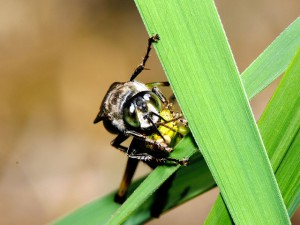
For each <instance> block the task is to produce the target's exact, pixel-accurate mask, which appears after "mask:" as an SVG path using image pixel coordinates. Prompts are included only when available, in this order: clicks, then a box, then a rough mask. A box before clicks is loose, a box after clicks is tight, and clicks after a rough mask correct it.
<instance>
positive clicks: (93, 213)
mask: <svg viewBox="0 0 300 225" xmlns="http://www.w3.org/2000/svg"><path fill="white" fill-rule="evenodd" d="M181 149H190V151H191V152H195V151H196V149H195V144H194V143H193V139H192V137H191V136H189V135H188V136H187V137H186V138H185V139H184V141H182V142H180V143H179V144H178V146H177V150H179V151H180V150H181ZM169 168H170V169H171V172H172V169H175V168H174V167H169ZM169 172H170V171H169V170H166V171H164V170H163V171H162V172H161V169H160V170H154V171H153V172H152V174H154V176H152V177H155V179H157V176H159V179H161V177H160V175H161V174H160V173H165V174H168V173H169ZM155 174H156V175H155ZM143 180H145V177H144V178H142V179H139V180H137V181H135V182H134V183H133V184H132V185H131V186H130V188H129V194H131V193H132V192H133V191H134V190H135V189H136V188H137V187H138V186H139V185H140V184H141V183H142V181H143ZM147 180H148V181H147V183H148V184H149V183H150V184H151V185H148V187H146V190H145V189H141V188H140V190H142V191H147V190H150V192H153V190H151V189H152V188H153V186H152V183H151V182H154V183H157V181H156V180H154V181H153V178H151V176H150V178H149V177H148V178H147ZM199 181H201V182H199ZM215 185H216V184H215V182H214V179H213V178H212V176H211V173H210V171H209V169H208V167H207V164H206V163H205V161H204V159H203V157H202V155H201V154H194V155H193V157H192V158H191V164H190V165H189V166H187V167H180V168H179V170H178V172H177V173H176V177H175V179H174V181H173V183H172V188H171V189H170V191H169V192H168V196H169V197H168V199H167V202H166V205H165V207H164V209H163V211H166V210H168V209H171V208H172V207H174V206H176V205H178V204H181V203H183V202H185V201H187V200H189V199H191V198H193V197H195V196H197V195H199V194H201V193H203V192H205V191H207V190H209V189H211V188H212V187H215ZM178 193H180V194H178ZM115 194H116V192H113V193H111V194H109V195H107V196H105V197H102V198H101V199H98V200H95V201H93V202H91V203H89V204H87V205H85V206H83V207H81V208H79V209H77V210H76V211H74V212H72V213H71V214H70V215H68V216H64V217H62V218H60V219H58V220H57V221H55V222H53V223H52V224H55V225H64V224H72V225H76V224H78V225H81V224H105V223H106V222H107V221H108V220H109V219H110V218H111V215H112V214H113V213H114V212H115V211H116V210H117V209H118V208H119V207H120V205H119V204H116V203H115V202H114V200H113V199H114V196H115ZM137 194H138V195H141V196H144V195H145V193H142V194H141V193H137ZM155 199H156V197H155V195H153V196H151V198H148V199H147V200H145V202H144V203H143V204H140V205H138V204H137V205H138V210H137V211H136V213H135V214H133V215H131V216H130V217H129V218H127V219H126V224H140V223H142V222H145V221H147V220H149V219H150V218H151V216H150V210H151V207H152V205H153V202H154V201H155Z"/></svg>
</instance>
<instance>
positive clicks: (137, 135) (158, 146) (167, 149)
mask: <svg viewBox="0 0 300 225" xmlns="http://www.w3.org/2000/svg"><path fill="white" fill-rule="evenodd" d="M125 134H126V135H132V136H133V137H135V138H137V139H139V140H142V141H144V142H145V143H146V144H150V145H152V146H153V147H154V148H155V149H158V150H162V151H165V152H168V153H170V152H172V151H173V148H171V147H169V146H168V145H166V144H165V143H159V142H156V141H154V140H152V139H150V138H148V137H147V136H145V135H143V134H140V133H138V132H136V131H131V130H126V131H125Z"/></svg>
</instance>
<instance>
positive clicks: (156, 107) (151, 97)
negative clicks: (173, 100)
mask: <svg viewBox="0 0 300 225" xmlns="http://www.w3.org/2000/svg"><path fill="white" fill-rule="evenodd" d="M143 98H144V100H145V102H146V103H147V106H148V109H149V111H156V112H158V113H159V112H160V111H161V108H162V106H161V101H160V99H159V97H158V96H157V95H156V94H154V93H153V92H148V93H146V94H144V96H143Z"/></svg>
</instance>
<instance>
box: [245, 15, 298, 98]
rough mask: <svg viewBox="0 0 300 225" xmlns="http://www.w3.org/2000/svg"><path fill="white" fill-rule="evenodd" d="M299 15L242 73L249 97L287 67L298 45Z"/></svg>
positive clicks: (259, 90)
mask: <svg viewBox="0 0 300 225" xmlns="http://www.w3.org/2000/svg"><path fill="white" fill-rule="evenodd" d="M299 34H300V17H298V18H297V19H296V20H295V21H294V22H293V23H292V24H291V25H290V26H289V27H287V28H286V29H285V30H284V32H282V33H281V34H280V35H279V36H278V37H277V38H276V40H274V41H273V42H272V44H271V45H270V46H269V47H268V48H267V49H266V50H265V51H264V52H263V53H262V54H261V55H260V56H259V57H258V58H257V59H256V60H254V61H253V63H252V64H251V65H250V66H249V67H248V68H247V69H246V70H245V71H244V72H243V73H242V80H243V83H244V86H245V89H246V92H247V95H248V98H249V99H252V98H253V97H254V96H255V95H257V94H258V93H259V92H261V91H262V90H263V89H264V88H266V87H267V86H268V85H269V84H270V83H272V82H273V81H274V80H275V79H276V78H278V77H279V76H280V75H281V74H282V73H283V72H284V71H285V70H286V68H287V66H288V65H289V64H290V62H291V61H292V59H293V57H294V56H295V54H296V52H297V49H298V48H299V46H300V35H299Z"/></svg>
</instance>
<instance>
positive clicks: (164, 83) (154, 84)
mask: <svg viewBox="0 0 300 225" xmlns="http://www.w3.org/2000/svg"><path fill="white" fill-rule="evenodd" d="M146 86H147V87H148V88H153V87H168V86H170V83H169V82H168V81H162V82H151V83H147V84H146Z"/></svg>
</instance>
